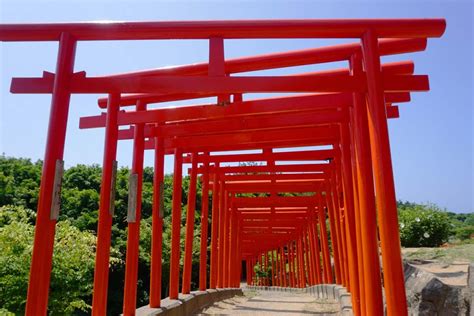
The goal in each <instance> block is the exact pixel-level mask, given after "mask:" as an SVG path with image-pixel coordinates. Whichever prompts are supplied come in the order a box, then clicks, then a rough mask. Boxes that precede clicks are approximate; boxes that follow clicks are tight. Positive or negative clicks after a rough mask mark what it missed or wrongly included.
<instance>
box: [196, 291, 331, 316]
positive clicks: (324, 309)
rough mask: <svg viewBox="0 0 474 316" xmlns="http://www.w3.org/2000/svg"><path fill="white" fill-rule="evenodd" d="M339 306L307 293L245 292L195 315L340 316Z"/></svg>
mask: <svg viewBox="0 0 474 316" xmlns="http://www.w3.org/2000/svg"><path fill="white" fill-rule="evenodd" d="M337 310H338V304H337V303H335V302H331V301H324V300H316V298H315V297H313V296H310V295H307V294H304V293H285V292H273V291H258V292H254V291H244V295H243V296H234V297H233V298H230V299H227V300H224V301H220V302H217V303H215V304H214V305H212V306H210V307H208V308H206V309H204V310H203V311H201V312H200V313H198V314H196V315H338V314H337V313H336V311H337Z"/></svg>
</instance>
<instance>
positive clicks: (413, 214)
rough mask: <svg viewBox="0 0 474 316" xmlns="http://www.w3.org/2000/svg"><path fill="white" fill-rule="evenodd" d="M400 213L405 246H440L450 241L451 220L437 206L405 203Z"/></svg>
mask: <svg viewBox="0 0 474 316" xmlns="http://www.w3.org/2000/svg"><path fill="white" fill-rule="evenodd" d="M398 214H399V224H400V240H401V243H402V246H403V247H438V246H440V245H442V244H443V243H445V242H447V241H448V238H449V235H450V233H451V221H450V219H449V217H448V214H447V213H446V212H444V211H442V210H440V209H439V208H438V207H437V206H435V205H418V204H410V205H403V206H401V207H400V206H399V210H398Z"/></svg>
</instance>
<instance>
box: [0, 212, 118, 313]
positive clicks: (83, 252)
mask: <svg viewBox="0 0 474 316" xmlns="http://www.w3.org/2000/svg"><path fill="white" fill-rule="evenodd" d="M15 209H16V210H18V214H20V215H19V216H16V217H14V216H12V217H10V221H4V222H3V224H2V225H1V227H0V253H1V256H0V306H2V308H4V309H6V310H8V311H11V312H14V313H16V314H22V313H24V307H25V298H26V291H27V288H28V276H29V268H30V262H31V250H32V245H33V233H34V226H33V225H32V224H31V223H30V221H31V216H30V215H31V214H30V212H29V211H26V210H25V209H23V208H21V207H16V208H12V207H2V208H0V217H1V218H2V219H3V218H7V217H8V214H9V213H10V214H11V213H12V210H15ZM95 244H96V237H95V236H94V235H93V234H92V233H90V232H88V231H81V230H79V229H78V228H77V227H74V226H73V225H72V224H71V223H70V222H69V221H60V222H58V224H57V227H56V236H55V247H54V255H53V269H52V272H51V289H50V296H49V307H48V309H49V311H50V312H51V313H52V314H61V315H64V314H73V313H74V312H76V311H83V312H87V311H88V310H89V309H90V296H91V293H92V279H93V271H94V257H95ZM111 255H112V259H111V263H112V264H115V263H117V262H119V261H118V259H117V252H116V251H112V254H111Z"/></svg>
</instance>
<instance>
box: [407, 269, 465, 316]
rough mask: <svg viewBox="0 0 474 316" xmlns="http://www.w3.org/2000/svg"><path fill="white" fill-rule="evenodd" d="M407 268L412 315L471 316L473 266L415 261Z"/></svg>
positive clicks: (408, 299) (409, 306) (409, 309)
mask: <svg viewBox="0 0 474 316" xmlns="http://www.w3.org/2000/svg"><path fill="white" fill-rule="evenodd" d="M404 269H405V287H406V289H407V302H408V311H409V314H410V315H421V316H423V315H426V316H428V315H429V316H434V315H438V316H451V315H453V316H455V315H456V316H457V315H469V310H470V290H469V286H468V272H469V264H465V263H462V264H452V265H448V266H446V265H442V264H438V263H436V262H432V261H414V262H405V263H404Z"/></svg>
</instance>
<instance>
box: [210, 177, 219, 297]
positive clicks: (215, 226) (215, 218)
mask: <svg viewBox="0 0 474 316" xmlns="http://www.w3.org/2000/svg"><path fill="white" fill-rule="evenodd" d="M219 192H220V187H219V178H218V175H217V173H215V174H214V178H213V184H212V217H211V220H212V228H211V273H210V282H209V283H210V284H209V287H210V288H211V289H215V288H216V287H217V272H218V269H217V266H218V264H219V262H218V256H217V251H218V250H217V247H218V234H219Z"/></svg>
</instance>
